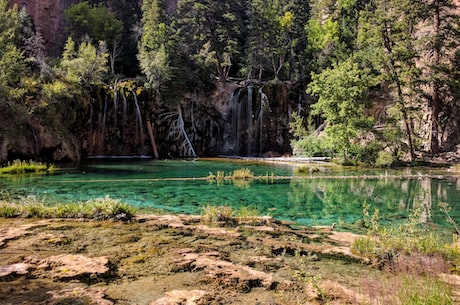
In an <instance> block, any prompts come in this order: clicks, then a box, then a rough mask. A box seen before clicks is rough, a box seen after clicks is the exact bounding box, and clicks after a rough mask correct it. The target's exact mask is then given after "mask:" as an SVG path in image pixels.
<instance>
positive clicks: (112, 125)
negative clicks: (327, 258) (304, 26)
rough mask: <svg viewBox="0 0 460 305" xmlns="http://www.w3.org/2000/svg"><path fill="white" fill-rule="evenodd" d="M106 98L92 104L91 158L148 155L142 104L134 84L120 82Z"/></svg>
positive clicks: (89, 136)
mask: <svg viewBox="0 0 460 305" xmlns="http://www.w3.org/2000/svg"><path fill="white" fill-rule="evenodd" d="M109 90H110V91H108V92H107V94H106V95H105V98H104V99H103V100H100V101H99V102H97V101H95V102H93V103H91V108H90V114H89V116H90V119H89V122H88V128H89V132H88V149H87V154H88V156H90V157H96V156H102V157H115V156H120V157H121V156H141V155H144V154H145V153H146V149H148V147H147V146H145V143H144V142H145V140H146V133H145V132H144V130H145V129H144V119H143V117H142V101H141V100H140V99H139V98H138V96H137V93H136V86H135V84H134V83H133V82H131V81H118V80H116V81H115V82H114V84H113V87H112V88H110V89H109Z"/></svg>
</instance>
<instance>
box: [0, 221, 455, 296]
mask: <svg viewBox="0 0 460 305" xmlns="http://www.w3.org/2000/svg"><path fill="white" fill-rule="evenodd" d="M357 236H358V235H355V234H352V233H348V232H336V231H333V230H331V228H328V227H318V228H295V229H294V228H293V227H291V225H290V224H288V223H282V222H279V221H276V220H274V219H272V218H270V217H260V218H257V219H256V218H254V219H250V220H240V221H237V220H235V221H234V222H222V223H206V222H203V221H202V218H201V217H200V216H186V215H139V216H136V218H135V219H134V220H133V221H131V222H119V221H87V220H78V219H73V220H64V219H45V220H43V219H42V220H39V219H23V218H13V219H0V259H1V263H0V304H5V305H9V304H50V305H64V304H85V305H86V304H87V305H96V304H98V305H112V304H122V305H125V304H142V305H179V304H187V305H193V304H248V305H256V304H258V305H263V304H266V305H275V304H279V305H281V304H283V305H284V304H370V303H372V302H373V300H374V298H376V296H375V293H376V292H375V291H374V290H372V289H374V288H372V287H376V286H378V285H382V283H383V282H385V281H388V280H390V281H391V277H392V276H393V275H391V274H389V273H387V272H384V271H381V270H379V269H378V268H375V266H372V265H371V264H370V262H369V261H366V260H365V259H362V258H361V257H359V256H356V255H355V254H353V253H352V252H351V251H350V245H351V243H352V241H353V240H354V239H355V238H356V237H357ZM449 280H450V281H454V282H455V281H458V279H457V278H455V277H454V278H452V277H449ZM459 282H460V281H459Z"/></svg>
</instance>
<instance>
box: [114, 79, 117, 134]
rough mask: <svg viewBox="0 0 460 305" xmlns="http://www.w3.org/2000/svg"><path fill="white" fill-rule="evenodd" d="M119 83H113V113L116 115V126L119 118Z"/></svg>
mask: <svg viewBox="0 0 460 305" xmlns="http://www.w3.org/2000/svg"><path fill="white" fill-rule="evenodd" d="M117 82H118V80H115V82H114V83H113V113H114V125H115V126H117V125H118V123H117V118H118V90H117Z"/></svg>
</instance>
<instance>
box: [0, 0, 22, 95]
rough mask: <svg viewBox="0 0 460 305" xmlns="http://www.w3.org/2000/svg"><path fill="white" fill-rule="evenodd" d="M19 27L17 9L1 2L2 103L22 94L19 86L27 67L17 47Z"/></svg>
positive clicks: (0, 82) (0, 64) (0, 58)
mask: <svg viewBox="0 0 460 305" xmlns="http://www.w3.org/2000/svg"><path fill="white" fill-rule="evenodd" d="M18 26H19V16H18V9H17V7H16V6H14V7H12V8H8V2H7V1H6V0H0V103H5V102H8V101H11V100H13V99H15V98H18V97H20V96H21V94H22V90H21V89H20V88H18V86H17V84H18V82H19V79H20V77H21V75H22V72H23V71H24V69H25V65H24V54H23V52H22V51H21V50H20V49H19V48H18V47H17V34H18V29H19V28H18Z"/></svg>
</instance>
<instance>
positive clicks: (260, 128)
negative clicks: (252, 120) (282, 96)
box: [257, 86, 269, 154]
mask: <svg viewBox="0 0 460 305" xmlns="http://www.w3.org/2000/svg"><path fill="white" fill-rule="evenodd" d="M263 89H264V87H263V86H262V87H261V88H260V89H259V95H260V108H259V115H258V116H257V133H258V136H259V154H262V153H263V151H262V150H263V139H264V134H263V126H264V109H265V108H266V107H268V103H269V101H268V97H267V95H266V94H265V93H264V92H263Z"/></svg>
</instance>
